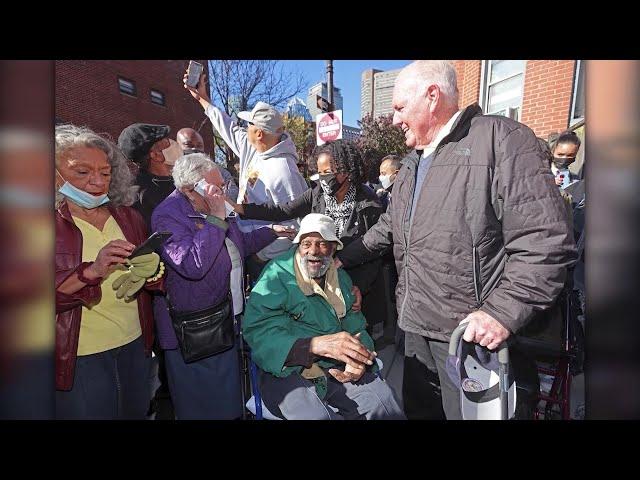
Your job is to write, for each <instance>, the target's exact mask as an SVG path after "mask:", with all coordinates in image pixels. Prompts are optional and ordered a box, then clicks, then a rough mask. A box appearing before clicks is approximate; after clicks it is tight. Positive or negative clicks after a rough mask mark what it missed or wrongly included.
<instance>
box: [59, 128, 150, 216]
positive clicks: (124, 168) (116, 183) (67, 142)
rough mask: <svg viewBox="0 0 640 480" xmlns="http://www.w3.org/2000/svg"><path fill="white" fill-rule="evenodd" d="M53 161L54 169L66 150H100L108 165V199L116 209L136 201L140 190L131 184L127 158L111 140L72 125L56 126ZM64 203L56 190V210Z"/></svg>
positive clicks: (132, 181) (132, 177) (132, 178)
mask: <svg viewBox="0 0 640 480" xmlns="http://www.w3.org/2000/svg"><path fill="white" fill-rule="evenodd" d="M55 137H56V145H55V154H56V157H55V162H56V167H57V166H58V164H59V162H61V161H62V159H63V158H64V156H65V155H66V153H67V151H68V150H70V149H72V148H74V147H78V146H82V147H87V148H95V149H97V150H102V151H103V152H104V153H105V154H106V156H107V160H108V161H109V165H111V180H110V183H109V199H110V200H111V204H112V205H113V206H115V207H119V206H120V205H126V206H130V205H131V204H133V202H135V201H136V198H137V195H136V194H137V192H138V189H139V187H138V186H136V185H134V180H135V179H134V176H133V174H132V173H131V170H130V169H129V166H128V163H127V159H126V157H125V156H124V154H123V153H122V152H121V151H120V149H119V148H118V146H117V145H116V144H115V143H113V142H112V141H110V140H108V139H106V138H103V137H101V136H100V135H98V134H97V133H95V132H94V131H93V130H90V129H89V128H86V127H78V126H76V125H72V124H65V125H56V129H55ZM63 201H64V195H62V194H61V193H59V192H57V191H56V197H55V206H56V208H59V207H60V205H61V204H62V202H63Z"/></svg>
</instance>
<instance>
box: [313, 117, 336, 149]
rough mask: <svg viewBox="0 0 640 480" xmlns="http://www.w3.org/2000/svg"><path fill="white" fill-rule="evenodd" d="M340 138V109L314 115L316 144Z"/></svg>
mask: <svg viewBox="0 0 640 480" xmlns="http://www.w3.org/2000/svg"><path fill="white" fill-rule="evenodd" d="M341 138H342V110H335V111H333V112H327V113H320V114H318V115H316V144H317V145H324V144H325V143H327V142H333V141H334V140H340V139H341Z"/></svg>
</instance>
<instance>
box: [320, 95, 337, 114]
mask: <svg viewBox="0 0 640 480" xmlns="http://www.w3.org/2000/svg"><path fill="white" fill-rule="evenodd" d="M316 106H317V107H318V108H319V109H320V110H322V111H323V112H328V111H329V110H331V109H332V108H333V105H331V104H330V103H329V100H327V99H326V98H322V97H321V96H320V95H316Z"/></svg>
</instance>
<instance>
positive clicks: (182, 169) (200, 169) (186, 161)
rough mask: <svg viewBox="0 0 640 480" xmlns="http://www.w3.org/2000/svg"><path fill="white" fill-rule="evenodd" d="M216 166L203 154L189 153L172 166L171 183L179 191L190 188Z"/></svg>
mask: <svg viewBox="0 0 640 480" xmlns="http://www.w3.org/2000/svg"><path fill="white" fill-rule="evenodd" d="M217 168H218V166H217V165H216V164H215V163H214V162H213V161H212V160H211V159H210V158H209V157H208V156H206V155H205V154H204V153H190V154H189V155H183V156H181V157H180V158H178V160H176V163H175V165H174V166H173V173H172V174H173V183H174V184H175V185H176V188H177V189H178V190H179V189H181V188H182V187H192V186H193V185H194V184H196V183H198V182H199V181H200V180H202V178H203V177H204V175H205V174H206V173H208V172H210V171H212V170H215V169H217Z"/></svg>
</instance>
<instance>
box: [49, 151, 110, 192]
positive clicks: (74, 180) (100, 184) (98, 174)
mask: <svg viewBox="0 0 640 480" xmlns="http://www.w3.org/2000/svg"><path fill="white" fill-rule="evenodd" d="M56 168H57V170H58V172H59V174H60V175H57V176H56V177H57V178H56V187H57V188H60V187H61V186H62V184H63V183H64V181H65V180H66V181H67V182H69V183H70V184H71V185H73V186H74V187H76V188H79V189H80V190H84V191H85V192H87V193H90V194H91V195H95V196H100V195H104V194H105V193H109V187H110V185H111V165H110V164H109V160H108V158H107V154H106V153H105V152H103V151H102V150H99V149H97V148H92V147H84V146H76V147H72V148H70V149H69V150H67V151H66V152H64V153H63V154H62V156H61V158H60V160H59V161H58V162H56ZM60 176H62V179H61V178H60Z"/></svg>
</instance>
